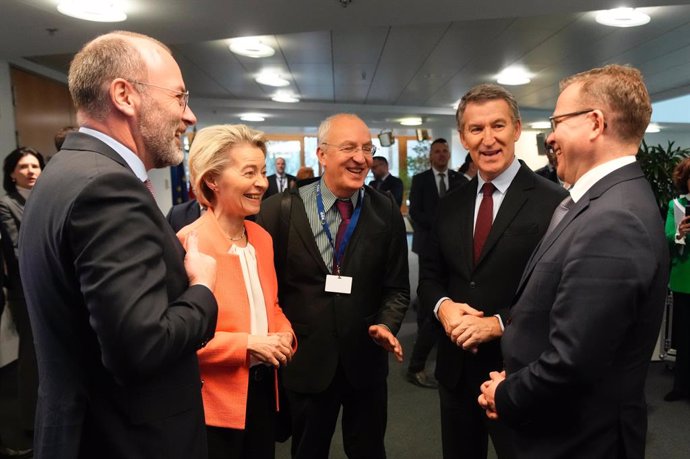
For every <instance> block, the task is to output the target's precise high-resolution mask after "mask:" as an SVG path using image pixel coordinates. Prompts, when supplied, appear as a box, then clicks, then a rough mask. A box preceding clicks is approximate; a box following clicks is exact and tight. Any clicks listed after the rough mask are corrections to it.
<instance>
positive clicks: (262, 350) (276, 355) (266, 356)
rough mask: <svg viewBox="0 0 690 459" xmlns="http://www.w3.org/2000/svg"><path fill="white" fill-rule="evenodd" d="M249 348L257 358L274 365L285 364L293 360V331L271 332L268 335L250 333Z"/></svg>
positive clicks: (250, 352) (251, 353)
mask: <svg viewBox="0 0 690 459" xmlns="http://www.w3.org/2000/svg"><path fill="white" fill-rule="evenodd" d="M247 350H248V351H249V354H250V355H251V356H252V357H254V358H256V359H257V360H259V361H261V362H263V363H267V364H269V365H273V366H274V367H279V366H285V365H287V364H288V362H289V361H290V360H292V333H289V332H279V333H269V334H268V335H267V336H260V335H249V337H248V339H247Z"/></svg>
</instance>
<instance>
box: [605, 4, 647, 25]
mask: <svg viewBox="0 0 690 459" xmlns="http://www.w3.org/2000/svg"><path fill="white" fill-rule="evenodd" d="M595 19H596V21H597V22H598V23H599V24H603V25H607V26H611V27H637V26H641V25H645V24H647V23H648V22H649V21H650V20H651V18H650V17H649V15H647V14H645V13H643V12H642V11H640V10H636V9H633V8H614V9H612V10H605V11H600V12H598V13H597V15H596V17H595Z"/></svg>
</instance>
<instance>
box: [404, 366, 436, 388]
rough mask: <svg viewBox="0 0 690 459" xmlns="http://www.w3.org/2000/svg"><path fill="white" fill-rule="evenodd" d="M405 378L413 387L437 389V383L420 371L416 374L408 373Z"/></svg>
mask: <svg viewBox="0 0 690 459" xmlns="http://www.w3.org/2000/svg"><path fill="white" fill-rule="evenodd" d="M405 378H406V379H407V380H408V381H409V382H411V383H412V384H414V385H415V386H419V387H424V388H425V389H436V388H438V383H436V381H434V380H433V379H431V378H430V377H429V376H427V374H426V373H425V372H424V370H422V371H418V372H416V373H414V372H411V371H408V372H407V374H406V375H405Z"/></svg>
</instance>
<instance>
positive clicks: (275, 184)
mask: <svg viewBox="0 0 690 459" xmlns="http://www.w3.org/2000/svg"><path fill="white" fill-rule="evenodd" d="M285 165H286V163H285V158H276V162H275V166H276V173H275V174H272V175H269V176H268V177H266V179H267V180H268V188H267V189H266V193H264V199H266V198H268V197H270V196H272V195H274V194H276V193H282V192H283V191H284V190H287V189H288V188H292V187H293V186H295V182H296V181H297V178H295V176H294V175H290V174H286V173H285Z"/></svg>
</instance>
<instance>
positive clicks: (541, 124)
mask: <svg viewBox="0 0 690 459" xmlns="http://www.w3.org/2000/svg"><path fill="white" fill-rule="evenodd" d="M529 127H531V128H532V129H551V121H535V122H534V123H530V125H529Z"/></svg>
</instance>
